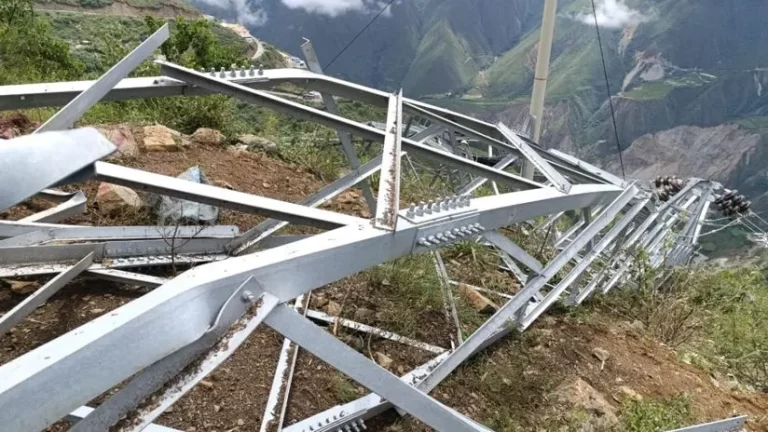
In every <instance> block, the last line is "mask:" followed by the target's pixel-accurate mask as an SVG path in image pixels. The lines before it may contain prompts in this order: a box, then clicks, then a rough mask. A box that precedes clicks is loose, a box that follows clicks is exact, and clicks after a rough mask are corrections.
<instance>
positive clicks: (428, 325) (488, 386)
mask: <svg viewBox="0 0 768 432" xmlns="http://www.w3.org/2000/svg"><path fill="white" fill-rule="evenodd" d="M124 163H125V164H126V165H129V166H133V167H137V168H142V169H145V170H148V171H152V172H157V173H161V174H167V175H174V176H175V175H178V174H180V173H181V172H183V171H185V170H186V169H187V168H189V167H191V166H193V165H195V164H198V165H200V167H201V168H202V170H203V171H204V172H205V174H206V175H207V176H208V178H209V179H211V180H212V181H218V182H222V181H223V182H226V183H227V184H228V185H230V186H231V187H232V188H233V189H236V190H240V191H244V192H249V193H255V194H260V195H263V196H268V197H273V198H279V199H283V200H288V201H291V202H298V201H299V200H301V199H302V198H304V197H306V196H307V195H310V194H311V193H313V192H315V191H316V190H317V189H319V188H320V187H321V186H322V183H321V182H320V181H319V180H317V179H316V178H315V177H313V176H312V175H311V174H309V173H308V172H306V171H305V170H302V169H299V168H297V167H295V166H293V165H291V164H288V163H285V162H282V161H279V160H275V159H271V158H268V157H267V156H266V155H263V154H246V153H238V154H235V153H231V152H228V151H226V150H224V149H222V148H220V147H207V146H199V145H194V146H191V147H189V148H186V149H185V150H184V151H181V152H175V153H151V154H143V155H142V156H141V157H140V158H139V159H138V160H133V161H126V162H124ZM96 187H97V184H96V183H93V182H91V183H87V184H85V185H83V187H82V188H83V189H84V190H85V191H86V194H87V196H88V198H89V200H92V199H93V197H94V195H95V192H96ZM46 205H47V204H46V203H44V202H42V203H41V202H38V200H35V201H34V202H30V203H26V204H25V205H20V206H17V207H15V208H14V209H11V211H10V212H8V213H6V214H5V215H3V216H2V217H3V218H9V219H17V218H18V217H23V216H26V215H29V214H32V213H34V212H36V211H39V210H41V209H43V208H45V207H46ZM329 207H330V208H333V209H336V210H339V211H344V212H347V213H350V214H357V215H360V216H367V215H368V212H367V211H366V210H365V207H364V203H363V200H362V198H361V197H360V194H359V192H355V191H353V192H349V193H346V194H344V195H342V196H341V197H339V198H337V199H336V200H334V201H333V202H332V203H331V204H330V205H329ZM260 220H262V218H261V217H258V216H254V215H248V214H243V213H239V212H234V211H228V210H225V211H223V212H222V215H221V221H220V223H223V224H236V225H238V226H239V227H240V228H241V229H247V228H249V227H252V226H253V225H255V224H256V223H258V222H259V221H260ZM123 222H125V221H124V220H121V219H119V218H118V219H115V218H110V217H108V216H105V215H103V214H101V213H100V212H99V210H98V208H97V207H95V206H93V205H91V206H89V210H88V212H87V213H86V214H84V215H81V216H77V217H75V218H71V219H70V220H67V221H65V223H86V224H118V223H123ZM149 223H151V222H149ZM44 281H45V279H41V282H44ZM473 282H474V281H473ZM476 283H480V281H477V282H476ZM436 289H437V288H436ZM144 292H146V291H144V290H140V289H135V287H128V286H125V285H119V284H113V283H109V282H104V281H96V280H94V279H89V278H80V279H78V280H76V281H75V282H73V283H70V284H69V285H68V286H66V287H65V288H63V289H62V290H61V291H60V292H59V293H58V294H57V295H55V296H54V297H53V298H51V299H50V300H49V301H48V302H47V303H46V304H45V305H44V306H42V307H40V308H39V309H38V310H37V311H35V312H34V313H33V314H32V315H31V316H30V317H29V318H28V319H27V320H25V321H24V322H22V323H21V324H19V325H18V326H16V327H15V328H14V330H13V331H12V332H11V333H9V334H7V335H0V364H4V363H7V362H9V361H11V360H13V359H14V358H17V357H18V356H20V355H22V354H23V353H25V352H28V351H30V350H32V349H34V348H36V347H38V346H40V345H42V344H44V343H46V342H47V341H50V340H52V339H53V338H55V337H57V336H60V335H62V334H64V333H65V332H67V331H69V330H72V329H74V328H76V327H77V326H79V325H82V324H84V323H85V322H87V321H89V320H91V319H93V318H94V317H96V316H99V315H101V314H104V313H108V312H109V311H111V310H113V309H115V308H117V307H120V306H121V305H123V304H125V303H127V302H128V301H130V300H132V299H135V298H137V297H139V296H141V295H142V294H143V293H144ZM316 294H318V295H314V296H313V297H314V300H313V303H312V307H313V308H316V309H319V310H323V311H327V310H326V308H327V302H328V301H335V302H338V303H339V304H342V305H343V309H342V312H341V315H342V316H344V317H346V318H349V319H355V320H358V321H362V322H364V323H366V324H369V325H375V326H380V327H382V328H385V329H387V326H388V325H392V324H393V323H392V319H393V318H392V316H393V315H391V314H392V313H393V312H395V308H397V307H400V308H403V306H402V302H400V303H397V302H396V299H393V298H391V296H390V295H388V290H387V286H386V285H372V284H371V283H370V280H369V279H368V278H367V277H366V276H365V275H355V276H351V277H349V278H346V279H344V280H342V281H339V282H337V283H335V284H332V285H330V286H328V287H326V289H323V290H318V292H317V293H316ZM23 298H24V296H21V295H16V294H13V293H11V292H10V291H9V290H7V289H3V288H0V312H4V311H8V310H10V309H11V308H12V307H14V306H15V305H16V304H18V303H19V302H20V301H21V300H23ZM318 299H321V300H320V303H318ZM360 309H366V310H368V311H370V313H366V314H364V316H361V315H360V313H357V312H358V310H360ZM400 312H401V313H402V312H403V311H400ZM405 313H414V314H419V315H418V318H419V320H420V322H422V323H423V325H422V326H420V327H419V328H417V329H414V330H413V332H412V333H411V334H406V336H409V337H412V338H416V339H419V340H422V341H425V342H429V343H431V344H434V345H438V346H443V347H446V346H449V341H450V339H449V335H450V331H446V329H447V328H448V326H447V325H446V324H445V319H444V316H443V314H442V311H441V310H434V311H405ZM329 331H334V328H333V326H332V325H331V326H330V328H329ZM335 331H336V332H337V334H338V336H339V338H340V339H341V340H343V341H345V342H346V343H347V344H348V345H350V346H352V347H353V348H355V349H357V350H358V351H359V352H361V353H362V354H364V355H366V356H369V357H370V356H373V354H374V353H375V352H381V353H384V354H386V355H387V356H389V357H390V358H391V359H392V360H393V363H392V365H391V366H390V370H391V371H392V372H393V373H395V374H398V375H401V374H402V373H404V372H406V371H407V370H409V369H411V368H413V367H415V366H417V365H420V364H422V363H424V362H426V361H427V360H429V359H430V358H432V356H434V354H431V353H425V352H423V351H421V350H418V349H415V348H411V347H407V346H404V345H400V344H396V343H394V342H391V341H382V340H379V339H377V338H370V339H369V338H368V337H367V336H366V335H364V334H354V333H352V332H350V331H349V330H346V329H343V328H341V327H339V328H338V329H336V330H335ZM281 344H282V337H280V336H279V335H277V334H275V333H274V332H273V331H271V330H269V329H266V328H265V329H263V330H259V331H257V332H256V333H254V335H253V336H251V338H250V339H249V340H248V341H247V342H246V343H245V344H244V345H243V346H242V347H241V348H240V349H239V350H238V351H237V352H236V353H235V354H234V355H233V356H232V357H231V358H230V359H229V360H227V361H226V362H225V363H224V364H223V365H222V367H220V368H219V369H218V370H216V371H215V372H214V373H213V374H212V375H211V376H209V377H208V378H207V379H206V385H199V386H198V387H197V388H195V389H194V390H193V391H191V392H190V393H189V394H187V395H186V396H185V397H184V398H182V399H181V400H180V401H179V402H178V403H177V404H176V405H175V406H174V407H173V408H172V410H169V411H168V412H166V413H165V414H164V415H163V416H162V417H161V419H160V421H159V423H160V424H164V425H167V426H171V427H175V428H178V429H182V430H186V431H197V432H202V431H217V432H224V431H255V430H258V427H259V424H260V422H261V417H262V415H263V411H264V406H265V404H266V399H267V395H268V393H269V390H270V386H271V381H272V376H273V373H274V369H275V365H276V362H277V357H278V354H279V351H280V347H281ZM594 348H603V349H605V350H607V351H608V352H609V353H610V357H609V358H608V360H607V361H606V362H605V364H604V365H603V366H602V367H601V362H600V361H599V360H597V359H596V358H595V357H594V356H593V354H592V350H593V349H594ZM573 376H579V377H581V378H582V379H583V380H585V381H586V382H588V383H589V384H590V385H592V386H593V387H594V388H595V389H597V390H598V391H599V392H601V393H602V394H603V395H605V397H606V399H608V400H609V401H610V402H611V403H612V404H614V405H616V406H617V407H619V406H620V403H619V401H620V394H619V390H618V388H619V387H620V386H627V387H630V388H631V389H633V390H634V391H636V392H637V393H639V394H641V395H643V396H644V397H648V398H655V397H670V396H674V395H676V394H679V393H681V392H684V393H686V394H688V395H689V396H690V397H691V400H692V406H693V408H694V410H695V414H696V415H697V417H698V418H699V419H700V420H702V421H704V420H714V419H722V418H725V417H728V416H731V415H732V414H735V413H739V414H748V415H750V423H749V430H751V431H761V432H768V417H767V416H766V413H768V395H766V394H758V393H740V392H736V391H732V390H729V389H727V388H726V387H727V386H726V385H725V384H723V383H720V384H718V385H719V386H716V385H715V383H714V381H713V380H712V379H711V378H710V376H709V375H708V374H707V373H706V372H704V371H702V370H699V369H697V368H695V367H693V366H690V365H687V364H684V363H681V362H680V361H678V360H677V358H676V356H675V353H674V352H673V351H671V350H669V349H668V348H666V347H664V346H662V345H660V344H658V343H656V342H654V341H652V340H650V339H648V338H646V337H644V336H643V335H642V334H640V333H638V332H637V331H636V330H634V329H632V328H631V327H630V326H629V325H627V324H626V323H623V322H621V321H619V320H616V319H615V318H610V317H606V316H596V317H591V318H589V319H585V320H582V321H580V319H578V318H574V317H570V316H564V315H559V316H548V317H545V318H544V319H542V320H540V321H539V322H537V323H536V325H535V326H534V327H533V328H532V329H531V330H530V331H529V332H526V334H524V335H522V336H513V337H509V338H507V339H505V340H504V341H502V342H500V343H498V344H497V345H496V346H494V347H493V348H491V349H489V350H487V351H485V352H483V353H481V354H480V355H478V356H477V357H476V358H475V359H473V360H472V361H471V362H469V363H468V364H466V365H464V366H463V367H461V368H460V369H459V370H457V371H456V372H455V373H454V374H453V375H452V376H451V377H450V378H449V379H448V380H447V381H446V382H445V383H443V384H442V385H440V386H439V387H438V388H437V389H436V390H435V392H434V393H433V395H434V396H436V397H437V398H438V399H440V400H441V401H442V402H444V403H447V404H449V405H450V406H452V407H454V408H456V409H457V410H459V411H461V412H463V413H465V414H467V415H469V416H471V417H472V418H474V419H477V420H479V421H483V422H485V423H486V424H488V425H489V426H491V425H494V427H496V428H497V430H505V429H504V427H500V426H498V425H505V424H507V423H504V422H503V421H502V417H503V416H504V413H505V412H507V411H509V410H512V411H514V412H516V413H517V414H516V415H517V418H515V419H514V420H515V422H516V424H519V425H521V426H522V429H521V430H533V429H535V428H536V427H537V425H539V424H540V421H541V419H542V417H543V416H547V415H550V413H551V409H552V402H551V401H550V400H549V399H548V395H549V394H550V393H551V391H552V390H553V389H554V388H555V387H557V385H559V384H560V383H562V382H563V381H565V380H567V379H569V378H571V377H573ZM366 393H367V391H366V390H365V389H364V388H362V387H361V386H359V385H357V384H356V383H354V382H352V381H350V380H349V379H347V378H346V377H344V376H342V375H341V374H339V373H338V372H336V371H335V370H333V368H332V367H330V366H328V365H327V364H325V363H323V362H322V361H320V360H319V359H317V358H315V357H314V356H312V355H311V354H309V353H307V352H306V351H303V350H302V351H300V353H299V357H298V361H297V367H296V374H295V378H294V382H293V386H292V388H291V390H290V394H291V404H290V405H289V409H288V411H287V420H286V424H291V423H293V422H295V421H298V420H300V419H302V418H305V417H307V416H309V415H311V414H313V413H316V412H318V411H321V410H324V409H327V408H330V407H332V406H334V405H336V404H341V403H344V402H348V401H350V400H352V399H354V398H357V397H360V396H363V395H365V394H366ZM51 430H55V431H57V432H58V431H63V430H66V424H65V423H59V424H57V425H56V427H55V428H53V429H51ZM368 430H388V431H409V430H429V429H428V428H426V427H425V426H423V425H421V424H420V423H419V422H417V421H414V420H411V419H406V420H400V419H399V418H398V417H397V416H396V415H395V414H393V413H389V414H387V415H384V416H381V417H380V418H378V419H376V420H374V421H372V422H371V423H370V424H369V429H368ZM507 430H508V429H507Z"/></svg>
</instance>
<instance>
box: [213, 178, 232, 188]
mask: <svg viewBox="0 0 768 432" xmlns="http://www.w3.org/2000/svg"><path fill="white" fill-rule="evenodd" d="M213 185H214V186H217V187H220V188H224V189H229V190H235V188H234V186H232V185H231V184H229V183H228V182H225V181H224V180H214V181H213Z"/></svg>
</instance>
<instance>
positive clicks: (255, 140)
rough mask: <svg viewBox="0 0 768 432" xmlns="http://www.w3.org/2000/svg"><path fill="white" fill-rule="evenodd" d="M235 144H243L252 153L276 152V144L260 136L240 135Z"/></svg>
mask: <svg viewBox="0 0 768 432" xmlns="http://www.w3.org/2000/svg"><path fill="white" fill-rule="evenodd" d="M237 142H238V143H239V144H245V145H246V146H248V149H249V150H252V151H262V152H265V153H275V152H277V144H275V143H273V142H272V141H270V140H268V139H266V138H262V137H260V136H256V135H252V134H246V135H240V136H239V137H237Z"/></svg>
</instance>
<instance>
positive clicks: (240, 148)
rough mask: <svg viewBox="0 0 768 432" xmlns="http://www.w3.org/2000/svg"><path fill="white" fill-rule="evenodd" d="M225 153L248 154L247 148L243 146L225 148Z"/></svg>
mask: <svg viewBox="0 0 768 432" xmlns="http://www.w3.org/2000/svg"><path fill="white" fill-rule="evenodd" d="M227 151H228V152H230V153H235V154H238V153H248V146H247V145H245V144H237V145H233V146H229V147H227Z"/></svg>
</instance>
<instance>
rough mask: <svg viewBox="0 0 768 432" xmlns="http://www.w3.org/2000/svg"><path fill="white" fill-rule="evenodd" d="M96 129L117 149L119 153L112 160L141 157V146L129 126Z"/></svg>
mask: <svg viewBox="0 0 768 432" xmlns="http://www.w3.org/2000/svg"><path fill="white" fill-rule="evenodd" d="M96 129H98V131H99V132H101V133H102V135H104V136H105V137H106V138H107V139H108V140H109V141H110V142H112V144H114V145H115V146H116V147H117V152H115V153H114V154H112V156H110V159H118V158H121V157H129V158H137V157H139V144H138V143H137V142H136V138H135V137H134V136H133V132H131V128H130V127H129V126H128V125H115V126H100V127H97V128H96Z"/></svg>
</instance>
